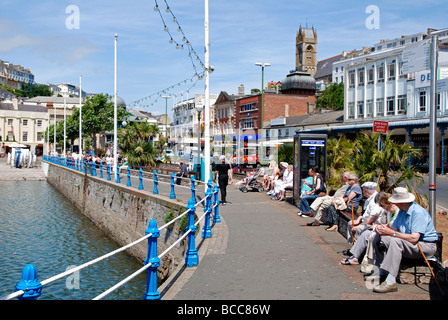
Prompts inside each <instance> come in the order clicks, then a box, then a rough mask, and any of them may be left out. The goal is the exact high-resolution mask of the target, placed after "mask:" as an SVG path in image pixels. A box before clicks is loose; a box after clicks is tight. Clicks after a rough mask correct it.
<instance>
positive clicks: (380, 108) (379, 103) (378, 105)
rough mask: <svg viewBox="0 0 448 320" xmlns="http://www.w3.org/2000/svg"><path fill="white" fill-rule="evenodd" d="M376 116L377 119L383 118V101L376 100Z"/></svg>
mask: <svg viewBox="0 0 448 320" xmlns="http://www.w3.org/2000/svg"><path fill="white" fill-rule="evenodd" d="M376 115H377V116H379V117H382V116H384V99H383V98H381V99H377V100H376Z"/></svg>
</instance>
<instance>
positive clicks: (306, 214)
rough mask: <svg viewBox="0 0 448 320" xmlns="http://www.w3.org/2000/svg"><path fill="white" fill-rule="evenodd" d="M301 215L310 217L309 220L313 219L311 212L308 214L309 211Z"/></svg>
mask: <svg viewBox="0 0 448 320" xmlns="http://www.w3.org/2000/svg"><path fill="white" fill-rule="evenodd" d="M302 215H305V216H306V217H311V218H312V217H314V214H313V213H312V212H310V211H308V212H303V213H302Z"/></svg>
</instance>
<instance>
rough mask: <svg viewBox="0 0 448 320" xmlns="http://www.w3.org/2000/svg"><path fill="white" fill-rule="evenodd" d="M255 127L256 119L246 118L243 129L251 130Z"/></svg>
mask: <svg viewBox="0 0 448 320" xmlns="http://www.w3.org/2000/svg"><path fill="white" fill-rule="evenodd" d="M253 127H254V118H248V119H247V118H246V119H244V120H243V129H250V128H253Z"/></svg>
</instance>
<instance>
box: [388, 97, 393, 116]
mask: <svg viewBox="0 0 448 320" xmlns="http://www.w3.org/2000/svg"><path fill="white" fill-rule="evenodd" d="M386 113H387V115H394V114H395V97H387V101H386Z"/></svg>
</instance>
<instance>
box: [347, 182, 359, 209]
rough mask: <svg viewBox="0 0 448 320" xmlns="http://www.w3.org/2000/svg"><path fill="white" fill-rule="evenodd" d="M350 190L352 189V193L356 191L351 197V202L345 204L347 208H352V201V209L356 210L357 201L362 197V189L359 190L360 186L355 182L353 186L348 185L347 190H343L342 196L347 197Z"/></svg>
mask: <svg viewBox="0 0 448 320" xmlns="http://www.w3.org/2000/svg"><path fill="white" fill-rule="evenodd" d="M352 191H353V192H354V193H356V195H355V197H354V198H353V199H352V202H350V203H348V204H347V210H352V203H353V209H354V211H356V210H358V207H359V203H360V202H361V199H362V190H361V187H360V186H359V184H355V185H354V186H353V187H351V186H349V187H348V188H347V191H345V195H344V198H345V197H348V195H349V194H350V193H351V192H352Z"/></svg>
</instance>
